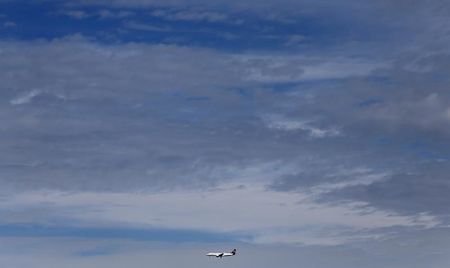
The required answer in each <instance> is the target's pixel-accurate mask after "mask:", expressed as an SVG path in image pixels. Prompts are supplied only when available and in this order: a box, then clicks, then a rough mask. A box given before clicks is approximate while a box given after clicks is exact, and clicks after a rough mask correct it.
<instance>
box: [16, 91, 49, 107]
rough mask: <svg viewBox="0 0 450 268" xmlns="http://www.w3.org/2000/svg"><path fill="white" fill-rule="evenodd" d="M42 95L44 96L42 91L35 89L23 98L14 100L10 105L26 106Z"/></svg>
mask: <svg viewBox="0 0 450 268" xmlns="http://www.w3.org/2000/svg"><path fill="white" fill-rule="evenodd" d="M40 94H42V92H41V91H40V90H37V89H33V90H31V91H30V92H28V93H25V94H24V95H22V96H19V97H17V98H15V99H12V100H11V101H10V103H11V105H20V104H26V103H29V102H30V101H31V100H33V98H34V97H36V96H39V95H40Z"/></svg>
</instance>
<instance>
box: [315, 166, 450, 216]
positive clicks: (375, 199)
mask: <svg viewBox="0 0 450 268" xmlns="http://www.w3.org/2000/svg"><path fill="white" fill-rule="evenodd" d="M446 166H447V165H446V164H444V163H443V164H431V165H430V164H429V165H424V166H422V167H421V169H419V170H418V171H416V172H415V173H412V174H397V175H394V176H392V177H391V178H389V179H388V180H382V181H376V182H374V183H372V184H369V185H356V186H350V187H347V188H344V189H341V190H338V191H336V192H334V193H332V194H331V195H329V196H324V197H323V199H325V200H333V199H344V200H357V201H363V202H367V204H369V205H370V206H373V207H378V208H381V209H385V210H394V211H396V212H400V213H405V214H418V213H429V214H433V215H442V216H445V215H449V214H450V208H449V207H448V204H449V202H450V195H449V193H450V180H449V178H448V171H449V170H448V168H447V167H446Z"/></svg>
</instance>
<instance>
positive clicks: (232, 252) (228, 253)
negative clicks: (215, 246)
mask: <svg viewBox="0 0 450 268" xmlns="http://www.w3.org/2000/svg"><path fill="white" fill-rule="evenodd" d="M234 255H236V249H233V251H231V252H218V253H217V252H210V253H208V254H206V256H209V257H217V258H222V257H230V256H234Z"/></svg>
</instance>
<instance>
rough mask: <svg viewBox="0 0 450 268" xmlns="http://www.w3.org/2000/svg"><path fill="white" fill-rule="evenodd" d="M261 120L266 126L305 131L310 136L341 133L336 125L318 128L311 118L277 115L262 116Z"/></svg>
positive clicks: (328, 135) (283, 129)
mask: <svg viewBox="0 0 450 268" xmlns="http://www.w3.org/2000/svg"><path fill="white" fill-rule="evenodd" d="M263 121H264V122H265V123H266V125H267V127H268V128H271V129H276V130H282V131H298V130H299V131H305V132H307V133H308V135H309V136H310V137H312V138H324V137H334V136H340V135H342V133H341V131H340V130H339V129H338V128H336V127H331V128H319V127H315V126H314V125H313V124H314V122H313V121H311V120H298V119H288V118H284V117H282V116H279V115H269V116H264V117H263Z"/></svg>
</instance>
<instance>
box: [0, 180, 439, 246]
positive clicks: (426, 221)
mask: <svg viewBox="0 0 450 268" xmlns="http://www.w3.org/2000/svg"><path fill="white" fill-rule="evenodd" d="M237 186H240V185H237V184H236V185H235V184H226V185H224V186H222V187H221V190H217V191H208V192H204V191H201V192H198V191H173V192H157V193H95V192H78V193H68V192H59V191H31V192H24V193H21V194H16V195H13V196H11V197H10V198H9V199H7V200H4V201H3V202H2V204H1V207H0V208H1V209H2V210H5V209H6V210H10V209H14V210H25V211H26V208H27V207H33V208H35V209H36V208H38V207H48V208H51V210H53V211H55V213H58V211H65V214H64V215H65V216H68V219H72V220H71V221H73V222H76V223H78V224H80V223H81V224H82V225H87V226H89V225H93V226H99V225H105V226H122V227H124V226H125V227H140V228H142V227H162V228H175V229H194V230H208V231H215V232H244V233H245V232H247V233H251V234H253V235H255V240H254V241H249V242H265V243H268V242H270V243H277V242H292V243H306V244H339V243H344V242H346V241H349V240H352V239H354V237H346V235H345V234H338V230H336V233H333V235H327V234H326V233H323V232H318V233H317V232H316V231H314V230H312V231H308V230H307V229H308V228H309V226H322V227H323V228H333V226H343V227H345V228H351V229H355V230H363V229H365V230H369V229H377V228H384V227H393V226H405V227H417V228H429V227H433V226H436V225H437V224H438V223H439V222H438V221H437V219H436V218H434V217H432V216H429V215H426V214H421V215H415V216H401V215H396V214H394V213H392V212H386V211H382V210H375V209H373V210H371V211H370V212H368V211H367V210H361V205H362V204H360V203H347V204H341V205H324V204H317V203H314V202H313V201H311V200H310V196H309V194H306V193H288V192H270V191H266V190H265V187H264V185H258V184H254V183H252V184H248V185H245V187H237ZM362 211H364V212H365V213H364V215H363V214H361V212H362ZM305 228H306V231H301V232H292V233H291V235H290V236H289V239H288V238H287V237H286V236H285V234H286V233H285V232H286V231H287V230H290V229H291V230H296V229H305ZM338 229H339V228H338ZM270 230H279V231H277V232H275V233H274V232H273V231H270ZM267 231H269V233H267ZM283 233H284V234H283Z"/></svg>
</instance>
